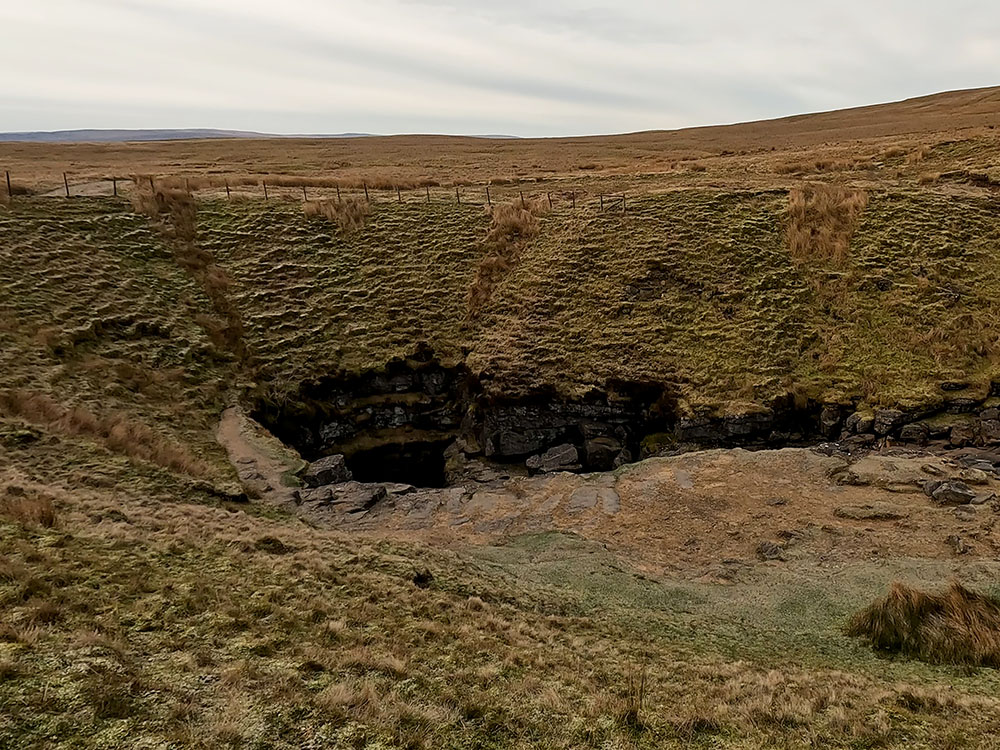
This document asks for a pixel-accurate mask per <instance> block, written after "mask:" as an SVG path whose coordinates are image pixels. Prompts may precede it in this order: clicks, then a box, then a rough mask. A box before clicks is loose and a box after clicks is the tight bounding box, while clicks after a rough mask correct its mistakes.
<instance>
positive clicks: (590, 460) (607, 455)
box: [583, 437, 622, 471]
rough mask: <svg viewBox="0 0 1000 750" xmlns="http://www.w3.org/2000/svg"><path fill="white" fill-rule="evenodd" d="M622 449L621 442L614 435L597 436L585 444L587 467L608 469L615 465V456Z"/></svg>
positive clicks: (601, 469) (600, 469)
mask: <svg viewBox="0 0 1000 750" xmlns="http://www.w3.org/2000/svg"><path fill="white" fill-rule="evenodd" d="M621 450H622V444H621V442H620V441H619V440H617V439H616V438H613V437H595V438H591V439H589V440H587V441H586V442H584V444H583V451H584V455H586V457H587V467H588V468H590V469H594V470H597V471H606V470H608V469H611V468H612V467H614V465H615V458H616V457H617V456H618V454H619V453H621Z"/></svg>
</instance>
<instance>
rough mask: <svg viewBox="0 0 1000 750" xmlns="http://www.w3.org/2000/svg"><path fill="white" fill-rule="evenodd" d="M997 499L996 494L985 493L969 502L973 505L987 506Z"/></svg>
mask: <svg viewBox="0 0 1000 750" xmlns="http://www.w3.org/2000/svg"><path fill="white" fill-rule="evenodd" d="M996 499H997V496H996V493H995V492H984V493H982V494H981V495H976V496H975V497H974V498H972V500H970V501H969V503H970V504H971V505H986V503H992V502H993V501H994V500H996Z"/></svg>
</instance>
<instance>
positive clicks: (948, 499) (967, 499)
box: [931, 481, 976, 505]
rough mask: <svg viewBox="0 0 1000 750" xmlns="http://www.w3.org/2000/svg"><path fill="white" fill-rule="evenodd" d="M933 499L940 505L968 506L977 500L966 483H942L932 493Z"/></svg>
mask: <svg viewBox="0 0 1000 750" xmlns="http://www.w3.org/2000/svg"><path fill="white" fill-rule="evenodd" d="M931 499H932V500H933V501H934V502H935V503H937V504H938V505H967V504H969V503H971V502H972V501H973V500H975V499H976V493H975V492H973V491H972V490H971V489H970V488H969V485H967V484H966V483H965V482H958V481H947V482H941V483H940V484H939V485H938V486H937V487H936V488H935V489H934V490H933V491H932V492H931Z"/></svg>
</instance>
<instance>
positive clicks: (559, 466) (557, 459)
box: [525, 443, 581, 473]
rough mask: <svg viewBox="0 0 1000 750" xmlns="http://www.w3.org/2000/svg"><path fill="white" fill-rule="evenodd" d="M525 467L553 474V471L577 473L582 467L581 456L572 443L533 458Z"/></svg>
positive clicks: (550, 449)
mask: <svg viewBox="0 0 1000 750" xmlns="http://www.w3.org/2000/svg"><path fill="white" fill-rule="evenodd" d="M525 465H526V466H527V467H528V468H529V469H531V470H532V471H541V472H546V473H547V472H553V471H576V470H579V469H580V468H581V467H580V454H579V452H578V451H577V450H576V446H574V445H572V444H570V443H563V444H562V445H557V446H555V447H553V448H549V449H548V450H547V451H545V453H543V454H541V455H540V456H532V457H531V458H529V459H528V460H527V461H525Z"/></svg>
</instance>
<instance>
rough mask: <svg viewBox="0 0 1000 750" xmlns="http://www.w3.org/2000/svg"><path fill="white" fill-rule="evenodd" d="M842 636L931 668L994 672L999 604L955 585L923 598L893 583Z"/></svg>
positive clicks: (998, 658)
mask: <svg viewBox="0 0 1000 750" xmlns="http://www.w3.org/2000/svg"><path fill="white" fill-rule="evenodd" d="M846 632H847V635H849V636H853V637H856V638H864V639H865V640H867V641H868V642H869V643H870V644H871V646H872V648H874V649H876V650H877V651H884V652H888V653H896V654H902V655H904V656H908V657H911V658H914V659H920V660H921V661H926V662H930V663H932V664H967V665H970V666H976V667H1000V601H998V600H997V599H995V598H993V597H991V596H986V595H984V594H978V593H975V592H973V591H969V590H968V589H966V588H964V587H963V586H961V585H960V584H958V583H952V585H951V586H950V588H949V589H948V591H946V592H945V593H944V594H928V593H925V592H923V591H919V590H917V589H914V588H910V587H909V586H906V585H905V584H903V583H898V582H897V583H895V584H893V586H892V588H891V589H890V591H889V595H888V596H887V597H886V598H885V599H883V600H881V601H878V602H875V603H874V604H872V605H871V606H869V607H867V608H866V609H864V610H862V611H861V612H858V613H857V614H856V615H854V617H853V618H851V621H850V623H849V624H848V626H847V631H846Z"/></svg>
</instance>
